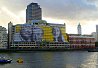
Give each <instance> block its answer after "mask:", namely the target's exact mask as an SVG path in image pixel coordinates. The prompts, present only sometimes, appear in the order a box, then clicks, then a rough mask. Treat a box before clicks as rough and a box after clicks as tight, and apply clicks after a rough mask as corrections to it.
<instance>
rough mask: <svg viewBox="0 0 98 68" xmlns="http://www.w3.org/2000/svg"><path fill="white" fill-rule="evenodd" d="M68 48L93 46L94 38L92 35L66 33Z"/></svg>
mask: <svg viewBox="0 0 98 68" xmlns="http://www.w3.org/2000/svg"><path fill="white" fill-rule="evenodd" d="M68 35H69V43H70V48H75V49H84V48H95V38H94V37H93V36H92V35H80V34H68Z"/></svg>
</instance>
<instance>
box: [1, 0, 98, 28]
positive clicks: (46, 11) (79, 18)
mask: <svg viewBox="0 0 98 68" xmlns="http://www.w3.org/2000/svg"><path fill="white" fill-rule="evenodd" d="M31 2H35V3H38V4H39V5H40V7H41V8H42V13H43V14H42V15H43V19H46V20H48V21H49V20H51V21H49V22H52V21H53V22H54V21H56V22H57V21H58V22H61V21H63V22H64V21H65V22H64V23H67V24H68V25H69V26H70V25H72V26H73V27H74V26H76V25H75V24H78V22H80V23H82V25H85V24H90V23H91V22H90V21H93V22H92V23H94V24H96V22H98V20H97V18H98V5H97V4H98V0H56V1H55V0H0V6H1V7H2V6H5V7H6V8H5V9H4V8H3V9H2V10H1V9H0V13H1V14H0V22H9V21H11V20H12V21H13V22H14V23H25V14H26V13H25V10H26V6H27V5H28V4H30V3H31ZM1 7H0V8H1ZM89 22H90V23H89ZM69 26H68V27H69Z"/></svg>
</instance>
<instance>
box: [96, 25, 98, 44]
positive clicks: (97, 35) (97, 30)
mask: <svg viewBox="0 0 98 68" xmlns="http://www.w3.org/2000/svg"><path fill="white" fill-rule="evenodd" d="M96 42H98V25H96Z"/></svg>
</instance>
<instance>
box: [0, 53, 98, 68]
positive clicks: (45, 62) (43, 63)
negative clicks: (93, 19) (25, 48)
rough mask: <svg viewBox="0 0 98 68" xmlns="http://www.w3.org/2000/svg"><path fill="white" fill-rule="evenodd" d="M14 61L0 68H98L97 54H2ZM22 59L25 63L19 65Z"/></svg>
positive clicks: (1, 54) (0, 54) (0, 65)
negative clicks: (19, 60)
mask: <svg viewBox="0 0 98 68" xmlns="http://www.w3.org/2000/svg"><path fill="white" fill-rule="evenodd" d="M0 56H5V57H8V58H11V59H13V61H12V63H10V64H3V65H2V64H0V68H98V59H97V58H98V53H97V52H86V51H79V52H75V51H74V52H48V51H45V52H44V51H41V52H39V51H32V52H20V53H0ZM19 57H21V58H22V59H23V60H24V62H23V63H22V64H20V63H17V62H16V61H17V59H18V58H19Z"/></svg>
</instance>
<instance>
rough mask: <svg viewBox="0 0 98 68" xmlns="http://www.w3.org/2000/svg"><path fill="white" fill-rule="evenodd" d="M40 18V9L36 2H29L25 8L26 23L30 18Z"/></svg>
mask: <svg viewBox="0 0 98 68" xmlns="http://www.w3.org/2000/svg"><path fill="white" fill-rule="evenodd" d="M41 19H42V10H41V8H40V5H38V4H37V3H31V4H29V5H28V6H27V9H26V23H28V21H31V20H41Z"/></svg>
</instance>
